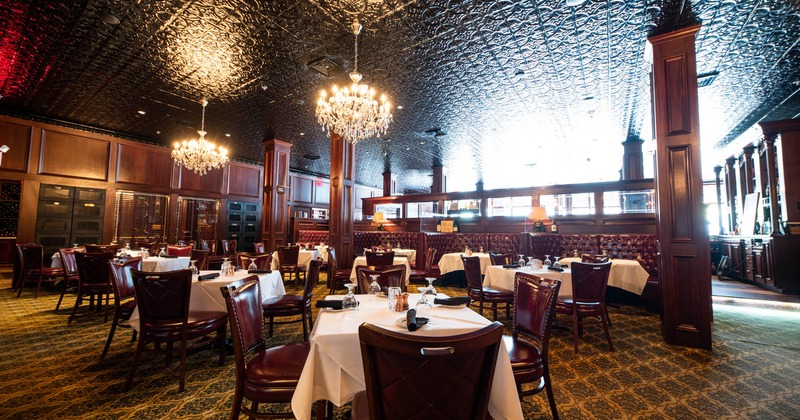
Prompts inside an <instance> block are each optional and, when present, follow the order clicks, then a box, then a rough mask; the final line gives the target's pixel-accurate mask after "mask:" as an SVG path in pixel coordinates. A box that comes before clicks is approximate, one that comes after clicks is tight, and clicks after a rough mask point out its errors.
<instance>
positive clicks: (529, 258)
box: [528, 257, 534, 268]
mask: <svg viewBox="0 0 800 420" xmlns="http://www.w3.org/2000/svg"><path fill="white" fill-rule="evenodd" d="M528 267H531V268H534V267H533V257H528Z"/></svg>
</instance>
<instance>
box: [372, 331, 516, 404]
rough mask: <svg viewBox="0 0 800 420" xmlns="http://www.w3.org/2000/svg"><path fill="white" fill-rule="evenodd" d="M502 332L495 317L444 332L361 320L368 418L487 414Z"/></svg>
mask: <svg viewBox="0 0 800 420" xmlns="http://www.w3.org/2000/svg"><path fill="white" fill-rule="evenodd" d="M502 335H503V325H502V324H501V323H499V322H494V323H492V324H489V325H488V326H486V327H484V328H482V329H480V330H477V331H473V332H470V333H466V334H461V335H454V336H449V337H447V336H446V337H427V336H420V335H409V334H403V333H399V332H394V331H389V330H385V329H383V328H380V327H377V326H374V325H370V324H366V323H364V324H361V326H360V327H359V328H358V337H359V340H360V342H361V360H362V363H363V365H364V377H365V379H366V386H367V399H368V401H369V414H370V415H369V418H371V419H373V420H379V419H388V418H398V419H410V418H437V419H486V418H487V416H488V414H487V407H488V405H489V395H490V394H491V391H492V383H493V382H494V381H493V379H494V370H495V365H496V363H497V352H498V349H499V348H500V342H501V339H502ZM421 372H424V374H421ZM430 378H436V380H430ZM442 384H447V386H442ZM412 395H413V397H412V398H409V396H412Z"/></svg>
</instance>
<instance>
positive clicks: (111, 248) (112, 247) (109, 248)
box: [86, 244, 119, 255]
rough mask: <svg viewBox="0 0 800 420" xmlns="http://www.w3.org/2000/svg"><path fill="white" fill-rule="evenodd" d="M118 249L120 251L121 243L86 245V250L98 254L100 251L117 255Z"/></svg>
mask: <svg viewBox="0 0 800 420" xmlns="http://www.w3.org/2000/svg"><path fill="white" fill-rule="evenodd" d="M117 251H119V244H106V245H98V244H89V245H86V252H88V253H90V254H96V253H98V252H111V253H112V254H114V255H117Z"/></svg>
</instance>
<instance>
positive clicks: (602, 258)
mask: <svg viewBox="0 0 800 420" xmlns="http://www.w3.org/2000/svg"><path fill="white" fill-rule="evenodd" d="M581 262H585V263H590V264H599V263H604V262H608V255H592V254H581Z"/></svg>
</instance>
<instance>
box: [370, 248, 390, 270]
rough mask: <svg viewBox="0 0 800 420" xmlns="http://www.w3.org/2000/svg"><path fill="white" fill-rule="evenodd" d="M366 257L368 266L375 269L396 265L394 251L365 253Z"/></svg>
mask: <svg viewBox="0 0 800 420" xmlns="http://www.w3.org/2000/svg"><path fill="white" fill-rule="evenodd" d="M364 256H366V257H367V265H371V266H373V267H379V266H382V265H392V264H394V251H377V252H376V251H364Z"/></svg>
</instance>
